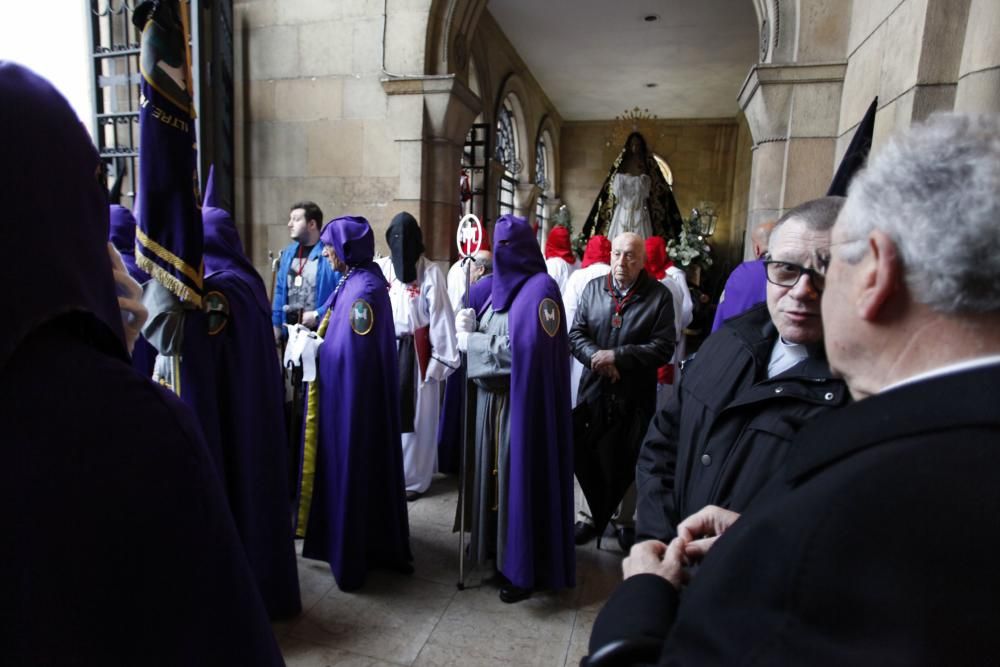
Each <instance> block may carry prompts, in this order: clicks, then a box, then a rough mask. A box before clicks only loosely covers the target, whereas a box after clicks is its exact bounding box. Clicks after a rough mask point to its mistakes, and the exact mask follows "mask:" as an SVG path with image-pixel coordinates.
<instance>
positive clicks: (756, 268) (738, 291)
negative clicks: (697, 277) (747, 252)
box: [712, 259, 767, 331]
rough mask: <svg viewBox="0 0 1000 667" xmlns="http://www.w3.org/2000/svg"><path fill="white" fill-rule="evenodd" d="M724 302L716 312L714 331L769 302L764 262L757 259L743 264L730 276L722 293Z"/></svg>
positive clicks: (713, 324)
mask: <svg viewBox="0 0 1000 667" xmlns="http://www.w3.org/2000/svg"><path fill="white" fill-rule="evenodd" d="M722 294H723V297H722V302H721V303H719V307H718V308H717V309H716V310H715V321H714V322H713V323H712V331H715V330H716V329H718V328H719V327H721V326H722V323H723V322H725V321H726V320H728V319H730V318H732V317H736V316H737V315H740V314H742V313H745V312H747V311H748V310H750V308H751V306H755V305H757V304H758V303H763V302H764V301H767V275H766V274H765V273H764V262H763V261H761V260H759V259H755V260H752V261H749V262H743V263H742V264H740V265H739V266H737V267H736V268H735V269H733V272H732V273H730V274H729V278H728V279H727V280H726V288H725V290H723V292H722Z"/></svg>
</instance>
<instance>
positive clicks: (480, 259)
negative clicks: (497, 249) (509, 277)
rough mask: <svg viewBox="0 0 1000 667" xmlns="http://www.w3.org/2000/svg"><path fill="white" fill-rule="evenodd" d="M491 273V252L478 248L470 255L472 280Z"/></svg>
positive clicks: (474, 280)
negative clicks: (477, 250)
mask: <svg viewBox="0 0 1000 667" xmlns="http://www.w3.org/2000/svg"><path fill="white" fill-rule="evenodd" d="M491 273H493V253H492V252H490V251H489V250H480V251H479V252H477V253H476V254H475V255H473V256H472V282H476V281H477V280H479V279H480V278H482V277H483V276H488V275H490V274H491Z"/></svg>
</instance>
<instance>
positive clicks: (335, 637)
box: [274, 476, 622, 667]
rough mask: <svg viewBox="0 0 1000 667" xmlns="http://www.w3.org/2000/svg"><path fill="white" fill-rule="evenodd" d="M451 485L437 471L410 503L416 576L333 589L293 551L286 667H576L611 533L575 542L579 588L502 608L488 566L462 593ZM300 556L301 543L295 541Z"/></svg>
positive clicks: (377, 578) (603, 589) (474, 572)
mask: <svg viewBox="0 0 1000 667" xmlns="http://www.w3.org/2000/svg"><path fill="white" fill-rule="evenodd" d="M457 486H458V484H457V481H456V480H455V478H453V477H444V476H438V477H436V478H435V480H434V483H433V484H432V485H431V488H430V489H428V491H427V493H426V494H425V495H424V496H423V497H422V498H420V499H419V500H417V501H416V502H411V503H408V505H407V507H408V509H409V517H410V543H411V547H412V550H413V556H414V570H415V571H414V573H413V574H412V575H402V574H398V573H394V572H387V571H373V572H371V573H369V575H368V580H367V582H366V583H365V586H364V587H363V588H362V589H361V590H360V591H357V592H354V593H344V592H343V591H341V590H339V589H338V588H337V586H336V584H335V582H334V580H333V576H332V575H331V574H330V569H329V567H328V566H327V564H326V563H322V562H319V561H314V560H309V559H304V558H302V557H301V555H300V557H299V582H300V586H301V588H302V605H303V613H302V615H300V616H299V617H298V618H297V619H293V620H291V621H286V622H283V623H277V624H275V625H274V628H275V633H276V634H277V636H278V640H279V642H280V644H281V649H282V653H283V654H284V656H285V660H286V662H287V663H288V665H289V667H324V666H329V667H341V666H344V667H361V666H365V667H368V666H371V667H385V666H387V665H406V666H409V665H413V666H417V667H437V666H452V665H454V666H461V665H475V666H476V667H479V666H484V667H489V666H490V665H577V664H579V661H580V658H581V657H583V656H584V655H585V654H586V652H587V642H588V640H589V638H590V629H591V627H592V625H593V622H594V618H596V616H597V612H598V611H599V610H600V608H601V606H602V605H603V603H604V601H605V600H606V599H607V598H608V595H610V593H611V591H612V590H613V589H614V587H615V586H616V585H617V583H618V582H619V581H620V578H621V559H622V554H621V553H620V552H619V551H618V547H617V544H615V541H614V539H613V538H609V539H606V540H605V541H604V543H603V546H604V547H605V548H604V549H601V550H598V549H597V548H596V546H595V544H594V543H593V542H592V543H591V544H589V545H586V546H583V547H578V548H577V573H576V579H577V585H576V587H575V588H572V589H567V590H563V591H555V592H553V591H543V592H536V593H535V594H534V595H532V597H531V598H530V599H528V600H525V601H523V602H520V603H517V604H512V605H509V604H504V603H503V602H501V601H500V599H499V597H498V589H497V586H496V584H495V582H494V581H493V580H492V569H491V568H488V570H487V571H483V570H482V569H472V568H468V566H467V570H466V573H465V574H466V580H465V588H464V590H459V589H458V586H457V583H458V580H459V570H458V553H459V549H460V547H459V540H458V535H457V533H453V532H452V531H451V529H452V525H453V522H454V518H455V507H456V505H457V502H458V491H457ZM298 550H299V552H300V553H301V543H299V549H298Z"/></svg>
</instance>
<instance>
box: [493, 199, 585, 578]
mask: <svg viewBox="0 0 1000 667" xmlns="http://www.w3.org/2000/svg"><path fill="white" fill-rule="evenodd" d="M491 298H492V304H491V307H492V308H493V310H495V311H496V312H498V313H504V312H506V313H508V316H507V324H508V330H509V331H510V350H511V373H510V425H509V434H510V450H509V451H510V454H509V456H510V470H509V472H508V484H507V488H506V490H505V496H506V502H507V526H506V540H505V548H504V556H503V560H502V562H501V563H498V569H499V570H500V571H501V572H502V573H503V574H504V576H506V577H507V579H509V580H510V582H511V583H512V584H514V585H515V586H518V587H520V588H536V589H537V588H550V589H559V588H565V587H569V586H573V585H574V584H575V582H576V552H575V545H574V542H573V442H572V424H571V418H570V398H569V397H570V387H569V339H568V337H567V330H566V314H565V309H564V308H563V305H562V297H561V295H560V294H559V287H558V286H557V285H556V282H555V280H553V279H552V277H551V276H549V274H548V273H547V271H546V269H545V260H544V259H543V258H542V253H541V250H540V249H539V247H538V242H537V241H536V240H535V235H534V233H533V232H532V230H531V226H530V225H528V223H527V222H526V221H524V220H523V219H521V218H516V217H514V216H503V217H501V218H500V219H499V220H497V223H496V226H495V228H494V230H493V284H492V294H491ZM547 300H548V301H547Z"/></svg>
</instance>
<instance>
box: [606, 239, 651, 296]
mask: <svg viewBox="0 0 1000 667" xmlns="http://www.w3.org/2000/svg"><path fill="white" fill-rule="evenodd" d="M645 262H646V242H645V241H643V239H642V237H641V236H639V235H638V234H633V233H632V232H622V233H621V234H619V235H618V236H616V237H615V239H614V241H612V242H611V275H612V276H614V279H615V282H616V283H618V286H619V287H623V288H626V287H629V286H631V285H632V283H634V282H635V279H636V278H638V277H639V272H640V271H642V266H643V264H645Z"/></svg>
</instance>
